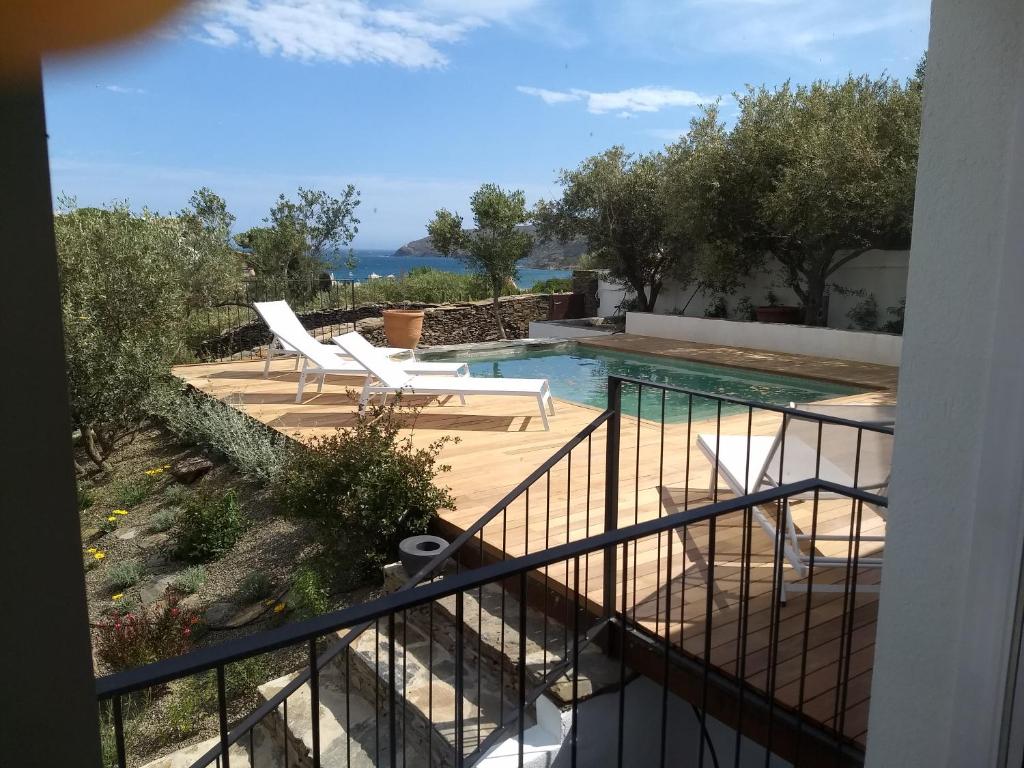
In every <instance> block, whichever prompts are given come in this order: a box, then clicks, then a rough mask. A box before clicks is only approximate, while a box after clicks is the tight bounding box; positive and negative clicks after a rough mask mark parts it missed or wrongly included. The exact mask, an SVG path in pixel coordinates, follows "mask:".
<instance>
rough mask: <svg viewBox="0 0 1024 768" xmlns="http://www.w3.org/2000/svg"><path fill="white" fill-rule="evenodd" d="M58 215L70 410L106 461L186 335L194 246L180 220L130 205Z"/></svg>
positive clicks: (93, 454) (92, 452)
mask: <svg viewBox="0 0 1024 768" xmlns="http://www.w3.org/2000/svg"><path fill="white" fill-rule="evenodd" d="M73 206H74V201H70V200H64V201H62V207H63V208H62V210H61V211H60V212H59V213H58V214H57V215H56V216H55V218H54V228H55V232H56V237H57V254H58V261H59V267H60V278H61V310H62V314H63V321H64V339H65V342H64V343H65V354H66V357H67V375H68V392H69V396H70V401H71V414H72V419H73V423H74V426H75V428H76V429H80V430H81V433H82V438H83V442H84V444H85V447H86V449H87V451H88V454H89V457H90V458H91V459H92V460H93V461H94V462H95V463H96V464H98V465H100V466H101V467H102V466H104V462H105V460H106V458H107V456H108V455H109V454H110V452H111V450H113V448H114V445H115V443H116V442H117V441H118V439H120V438H121V437H123V436H124V435H125V434H127V433H128V432H130V431H131V430H132V429H133V428H135V427H136V426H137V425H138V424H139V423H140V421H141V420H142V419H143V418H144V416H145V407H144V405H145V402H146V399H147V398H148V397H149V395H150V393H151V392H152V391H153V388H154V386H155V385H156V383H157V382H158V381H159V380H160V379H161V377H163V376H165V375H166V373H167V371H168V367H169V365H170V363H171V361H172V359H173V358H174V356H175V354H176V353H177V351H178V349H179V347H180V342H181V338H182V336H181V333H182V321H183V311H182V310H183V307H184V306H185V303H186V297H187V292H186V287H185V286H186V281H185V280H184V279H183V271H184V269H186V268H187V265H188V264H190V262H191V258H192V251H191V248H190V246H189V244H188V242H187V239H188V238H187V237H186V236H185V233H184V231H183V227H182V224H181V222H180V221H179V220H178V219H176V218H167V217H160V216H157V215H155V214H153V213H151V212H148V211H146V212H143V214H142V215H141V216H136V215H133V214H132V212H131V211H130V210H129V208H128V205H127V203H119V204H116V205H113V206H111V207H110V208H107V209H101V208H78V209H76V208H74V207H73Z"/></svg>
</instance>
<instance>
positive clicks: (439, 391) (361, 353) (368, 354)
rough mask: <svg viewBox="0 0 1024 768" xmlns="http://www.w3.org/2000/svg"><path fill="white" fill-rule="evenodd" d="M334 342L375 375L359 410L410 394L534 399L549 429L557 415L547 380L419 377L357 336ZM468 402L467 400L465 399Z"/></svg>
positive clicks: (361, 399)
mask: <svg viewBox="0 0 1024 768" xmlns="http://www.w3.org/2000/svg"><path fill="white" fill-rule="evenodd" d="M334 343H335V344H337V345H338V346H340V347H341V348H342V349H344V350H345V351H346V352H348V353H349V354H350V355H352V357H353V358H354V359H355V360H357V361H358V362H359V363H360V364H361V365H364V366H365V367H366V369H367V370H368V371H369V372H370V373H371V374H372V375H370V376H367V377H366V383H365V384H364V385H363V394H362V396H361V397H360V398H359V407H360V409H362V408H365V407H366V403H367V402H368V401H369V399H370V397H371V396H373V395H389V394H398V393H403V392H404V393H409V394H411V395H458V396H459V397H460V398H465V396H466V395H509V396H521V397H533V398H535V399H536V401H537V405H538V407H539V408H540V417H541V420H542V421H543V422H544V429H549V424H548V411H549V410H550V412H551V414H552V415H554V413H555V404H554V401H553V400H552V398H551V388H550V386H548V380H547V379H502V378H498V379H486V378H471V377H465V376H460V377H458V378H441V377H438V376H417V375H414V373H413V372H412V371H411V370H409V369H406V368H403V367H402V365H401V364H400V363H396V362H394V361H392V360H388V359H387V357H385V356H384V355H382V354H381V353H380V351H379V350H377V349H375V348H374V347H373V345H371V344H370V343H369V342H368V341H367V340H366V339H364V338H363V337H362V336H360V335H359V334H358V333H346V334H344V335H342V336H335V337H334ZM463 402H465V400H463Z"/></svg>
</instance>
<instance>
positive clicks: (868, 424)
mask: <svg viewBox="0 0 1024 768" xmlns="http://www.w3.org/2000/svg"><path fill="white" fill-rule="evenodd" d="M608 378H609V379H610V380H613V381H617V382H622V383H625V384H636V385H638V386H641V387H643V388H644V389H651V390H663V391H666V392H677V393H679V394H681V395H693V396H694V397H703V398H705V399H707V400H718V401H721V402H723V403H730V404H732V405H741V406H743V407H744V408H756V409H757V410H759V411H772V412H773V413H781V414H783V415H786V416H793V417H795V418H798V419H804V420H811V421H820V422H822V423H824V424H835V425H836V426H841V427H852V428H854V429H866V430H867V431H869V432H880V433H882V434H886V435H892V434H895V432H894V429H893V427H892V425H890V424H883V423H879V422H872V421H857V420H856V419H844V418H843V417H842V416H830V415H828V414H825V413H816V412H814V411H802V410H800V409H799V408H790V407H789V406H786V405H773V404H772V403H759V402H755V401H753V400H744V399H742V398H739V397H730V396H729V395H719V394H713V393H711V392H702V391H701V390H699V389H688V388H687V387H679V386H675V385H673V384H661V383H654V382H650V381H644V380H643V379H637V378H634V377H632V376H619V375H617V374H609V376H608Z"/></svg>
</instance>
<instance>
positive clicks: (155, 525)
mask: <svg viewBox="0 0 1024 768" xmlns="http://www.w3.org/2000/svg"><path fill="white" fill-rule="evenodd" d="M180 511H181V510H180V509H179V508H178V507H168V508H167V509H161V510H160V511H159V512H155V513H154V514H153V515H152V516H151V517H150V518H149V525H148V526H146V529H147V530H148V531H149V532H150V533H163V532H164V531H169V530H170V529H171V528H173V527H174V521H175V520H176V519H177V517H178V513H179V512H180Z"/></svg>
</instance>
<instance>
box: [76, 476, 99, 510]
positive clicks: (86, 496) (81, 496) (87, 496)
mask: <svg viewBox="0 0 1024 768" xmlns="http://www.w3.org/2000/svg"><path fill="white" fill-rule="evenodd" d="M94 501H95V499H94V498H93V493H92V491H90V490H89V489H88V488H86V487H85V486H84V485H82V484H81V482H79V483H78V511H79V512H84V511H85V510H87V509H88V508H89V507H91V506H92V505H93V502H94Z"/></svg>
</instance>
